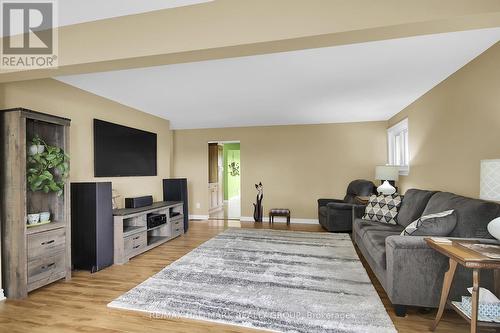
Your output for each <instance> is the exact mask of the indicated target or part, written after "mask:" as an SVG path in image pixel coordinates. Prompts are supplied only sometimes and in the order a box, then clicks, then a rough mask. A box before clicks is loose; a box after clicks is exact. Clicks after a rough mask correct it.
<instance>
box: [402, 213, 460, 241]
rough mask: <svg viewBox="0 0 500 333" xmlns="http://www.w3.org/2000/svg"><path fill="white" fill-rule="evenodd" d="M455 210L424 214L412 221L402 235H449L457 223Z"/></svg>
mask: <svg viewBox="0 0 500 333" xmlns="http://www.w3.org/2000/svg"><path fill="white" fill-rule="evenodd" d="M453 212H454V211H453V210H447V211H444V212H441V213H437V214H429V215H425V216H422V217H421V218H419V219H417V220H416V221H413V222H412V223H410V224H409V225H408V226H407V227H406V228H405V230H403V232H402V233H401V236H442V237H444V236H448V235H449V234H450V233H451V232H452V231H453V229H455V226H456V225H457V217H456V215H455V214H454V213H453Z"/></svg>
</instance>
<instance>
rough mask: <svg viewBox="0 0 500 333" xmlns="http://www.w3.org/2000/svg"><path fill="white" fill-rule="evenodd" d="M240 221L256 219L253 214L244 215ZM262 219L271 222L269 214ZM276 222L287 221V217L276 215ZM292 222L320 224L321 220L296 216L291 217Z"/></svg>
mask: <svg viewBox="0 0 500 333" xmlns="http://www.w3.org/2000/svg"><path fill="white" fill-rule="evenodd" d="M240 221H243V222H253V221H254V219H253V217H251V216H242V217H240ZM262 221H263V222H269V217H268V216H264V217H262ZM274 223H286V217H282V216H276V217H275V218H274ZM290 223H296V224H319V221H318V219H294V218H291V219H290Z"/></svg>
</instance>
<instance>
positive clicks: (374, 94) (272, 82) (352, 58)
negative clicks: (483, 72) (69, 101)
mask: <svg viewBox="0 0 500 333" xmlns="http://www.w3.org/2000/svg"><path fill="white" fill-rule="evenodd" d="M499 40H500V28H495V29H484V30H475V31H465V32H455V33H446V34H437V35H428V36H418V37H411V38H403V39H393V40H386V41H377V42H369V43H360V44H352V45H344V46H336V47H328V48H319V49H309V50H301V51H294V52H284V53H275V54H267V55H259V56H249V57H240V58H230V59H220V60H211V61H202V62H194V63H185V64H175V65H168V66H158V67H148V68H140V69H132V70H123V71H114V72H104V73H94V74H84V75H73V76H65V77H58V78H57V79H58V80H60V81H63V82H66V83H68V84H71V85H73V86H76V87H79V88H81V89H84V90H87V91H89V92H92V93H95V94H97V95H100V96H103V97H106V98H109V99H111V100H114V101H117V102H120V103H122V104H125V105H128V106H131V107H134V108H137V109H139V110H141V111H144V112H147V113H151V114H154V115H157V116H160V117H163V118H166V119H169V120H170V121H171V126H172V128H174V129H186V128H216V127H235V126H255V125H285V124H316V123H334V122H358V121H375V120H387V119H388V118H390V117H391V116H393V115H394V114H396V113H398V112H399V111H401V110H402V109H404V108H405V107H406V106H408V105H409V104H411V103H412V102H413V101H415V100H416V99H418V98H419V97H420V96H422V95H423V94H425V93H426V92H427V91H429V90H430V89H432V88H433V87H434V86H435V85H436V84H438V83H439V82H441V81H442V80H444V79H445V78H446V77H448V76H449V75H451V74H452V73H454V72H455V71H457V70H458V69H459V68H461V67H462V66H464V65H465V64H466V63H468V62H469V61H471V60H472V59H474V58H475V57H477V56H478V55H479V54H481V53H482V52H483V51H485V50H486V49H487V48H489V47H490V46H492V45H493V44H494V43H496V42H497V41H499Z"/></svg>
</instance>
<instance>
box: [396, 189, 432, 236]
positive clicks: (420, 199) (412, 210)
mask: <svg viewBox="0 0 500 333" xmlns="http://www.w3.org/2000/svg"><path fill="white" fill-rule="evenodd" d="M434 194H436V192H434V191H425V190H417V189H409V190H408V191H406V193H405V196H404V199H403V202H402V203H401V207H400V208H399V214H398V220H397V222H398V224H399V225H402V226H403V227H407V226H408V225H409V224H410V223H412V222H414V221H415V220H416V219H418V218H419V217H421V216H422V213H423V212H424V209H425V207H426V206H427V203H428V202H429V199H430V198H431V197H432V196H433V195H434Z"/></svg>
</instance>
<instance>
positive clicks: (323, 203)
mask: <svg viewBox="0 0 500 333" xmlns="http://www.w3.org/2000/svg"><path fill="white" fill-rule="evenodd" d="M331 202H336V203H343V202H344V200H340V199H318V207H321V206H326V205H327V204H329V203H331Z"/></svg>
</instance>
